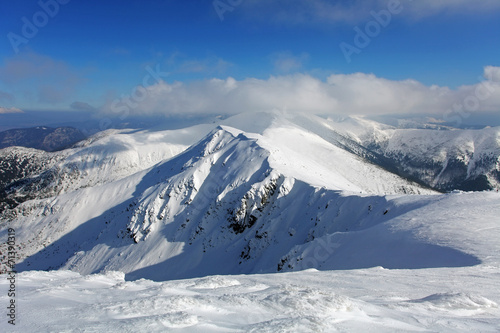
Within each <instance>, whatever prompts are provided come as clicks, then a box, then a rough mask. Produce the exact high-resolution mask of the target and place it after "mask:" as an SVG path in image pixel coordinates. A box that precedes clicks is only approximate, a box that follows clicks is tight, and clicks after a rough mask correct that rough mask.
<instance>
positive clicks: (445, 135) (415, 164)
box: [297, 117, 500, 191]
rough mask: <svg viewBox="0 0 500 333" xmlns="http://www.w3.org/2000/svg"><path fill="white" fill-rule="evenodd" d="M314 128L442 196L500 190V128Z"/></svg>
mask: <svg viewBox="0 0 500 333" xmlns="http://www.w3.org/2000/svg"><path fill="white" fill-rule="evenodd" d="M297 119H298V121H300V122H303V123H310V120H309V119H307V118H304V117H300V118H297ZM299 119H300V120H299ZM318 123H319V124H318ZM404 125H405V126H406V125H408V124H406V123H405V124H404ZM311 126H315V128H316V131H319V130H321V131H323V132H325V131H326V133H328V134H327V135H328V136H329V137H332V134H331V133H332V132H333V133H335V134H334V136H337V137H340V138H337V137H336V138H335V139H334V140H337V141H339V142H341V144H342V145H347V146H350V147H354V148H352V149H357V150H358V151H366V152H368V153H366V152H363V153H362V154H363V155H365V156H368V158H369V159H370V160H372V161H374V162H375V163H377V164H379V165H382V166H384V167H386V168H387V169H389V170H391V171H393V172H395V173H397V174H399V175H401V176H404V177H408V178H409V179H413V180H415V181H418V182H420V183H422V184H425V185H427V186H430V187H432V188H434V189H437V190H440V191H451V190H454V189H460V190H466V191H481V190H488V189H498V188H500V128H499V127H494V128H490V127H487V128H484V129H480V130H459V129H454V128H450V127H445V126H435V125H432V124H431V125H428V126H427V125H426V124H425V123H422V124H420V123H418V124H415V125H414V127H419V128H396V127H393V126H389V125H384V124H381V123H377V122H375V121H370V120H367V119H364V118H356V117H349V118H339V119H334V120H332V119H328V120H325V121H321V122H316V123H315V124H314V125H309V128H310V127H311ZM422 127H424V128H422ZM425 127H429V128H425ZM318 128H319V129H318ZM356 147H360V148H356Z"/></svg>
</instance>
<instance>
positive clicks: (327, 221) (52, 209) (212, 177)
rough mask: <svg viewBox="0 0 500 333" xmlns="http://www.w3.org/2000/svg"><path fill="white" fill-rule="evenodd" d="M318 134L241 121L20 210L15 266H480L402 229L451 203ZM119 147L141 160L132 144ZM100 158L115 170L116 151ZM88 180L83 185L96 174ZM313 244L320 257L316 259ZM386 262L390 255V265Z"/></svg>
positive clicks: (455, 248)
mask: <svg viewBox="0 0 500 333" xmlns="http://www.w3.org/2000/svg"><path fill="white" fill-rule="evenodd" d="M311 119H312V120H311V123H312V122H318V120H317V119H315V118H314V119H313V118H311ZM318 132H319V131H318ZM141 135H143V136H144V135H147V136H149V137H150V136H152V135H157V136H159V137H161V136H162V134H161V133H146V134H141ZM324 136H325V135H324V133H319V134H317V133H315V132H314V131H312V130H305V129H304V127H302V126H299V125H297V123H296V122H294V121H291V120H289V118H288V119H287V118H286V117H284V116H281V115H279V114H273V113H264V114H256V115H239V116H236V117H233V118H230V119H228V120H227V121H225V122H224V124H223V125H221V126H219V127H217V128H215V129H213V130H212V131H211V132H210V133H209V134H208V135H207V136H206V137H205V138H203V139H202V140H201V141H199V142H198V143H197V144H195V145H193V146H191V147H190V148H189V149H187V150H185V151H184V152H183V153H181V154H179V155H177V156H176V157H174V158H172V159H170V160H166V161H164V162H162V163H159V164H157V165H154V166H152V167H150V168H147V169H145V170H143V171H139V172H137V173H134V174H132V175H130V176H127V177H122V178H120V177H116V178H118V179H117V180H114V181H108V182H106V183H103V184H100V185H99V184H97V185H95V186H87V187H83V186H80V187H77V189H76V190H73V191H67V192H66V193H62V194H60V195H58V196H56V197H51V198H49V199H41V200H32V201H29V202H25V203H23V204H22V205H20V206H18V207H17V208H16V209H15V210H14V211H13V212H10V214H12V216H14V217H15V218H14V219H13V221H11V222H9V223H8V225H9V226H11V227H14V228H15V229H16V230H17V234H18V235H19V236H18V237H19V243H20V244H21V249H20V251H19V253H20V254H21V255H22V257H21V258H20V260H23V261H22V263H20V265H19V266H18V268H19V269H21V270H32V269H36V270H46V269H54V268H67V269H71V270H75V271H78V272H81V273H84V274H88V273H95V272H101V271H105V270H120V271H123V272H125V273H126V274H127V278H130V279H135V278H141V277H147V278H152V279H155V280H166V279H172V278H186V277H196V276H204V275H207V274H239V273H256V272H277V271H288V270H299V269H303V268H310V267H315V268H324V269H336V268H341V269H345V268H360V267H373V266H385V267H389V268H423V267H442V266H448V267H454V266H464V265H465V266H467V265H474V264H477V263H479V262H480V260H481V259H480V258H478V256H477V255H476V253H473V252H471V249H470V248H464V249H462V248H460V246H459V245H457V244H454V243H450V244H448V243H446V242H445V239H443V237H444V236H443V235H441V234H439V233H438V234H437V235H435V236H432V237H431V236H430V235H432V233H431V232H430V231H429V235H427V231H426V230H427V229H425V228H424V227H421V226H419V225H417V224H410V223H409V222H405V221H412V219H417V220H419V218H418V216H420V214H422V212H423V211H425V210H426V209H427V207H429V206H430V205H432V204H433V203H434V202H436V201H440V200H441V201H442V202H444V203H447V202H448V199H446V198H447V197H446V196H444V197H442V196H438V195H437V194H436V193H434V192H433V191H431V190H428V189H424V188H422V187H421V186H419V185H417V184H415V183H411V182H409V181H407V180H404V179H402V178H400V177H399V176H396V175H395V174H392V173H390V172H388V171H386V170H384V169H382V168H381V167H379V166H376V165H374V164H372V163H368V162H367V161H366V160H364V159H363V158H361V157H359V156H358V155H355V154H353V153H350V152H348V151H346V150H345V149H342V148H340V147H339V146H338V145H337V144H332V142H330V141H329V140H326V139H325V138H324ZM103 142H104V143H103ZM111 142H116V139H113V140H111ZM127 143H128V144H131V145H132V144H134V145H136V146H137V147H136V148H135V149H136V150H137V151H140V152H141V151H143V149H142V147H141V146H140V144H139V143H138V142H137V139H136V141H132V140H129V141H127ZM100 145H101V146H99V147H100V148H99V149H101V150H102V151H109V150H110V149H113V147H114V145H106V144H105V141H102V139H101V143H100ZM89 147H93V146H92V145H90V146H89ZM109 147H111V148H109ZM89 149H90V148H89ZM92 149H93V150H95V149H96V148H92ZM93 150H91V151H93ZM103 155H104V156H106V158H107V159H110V160H111V161H113V159H112V157H111V156H113V154H111V153H107V154H103ZM97 156H98V155H97V154H96V155H95V158H94V160H93V161H95V162H94V163H93V164H90V165H99V166H101V167H100V168H97V169H96V170H97V173H98V174H102V173H103V172H105V171H106V167H105V166H106V165H107V164H106V163H104V164H101V163H100V161H101V160H100V159H99V158H98V157H97ZM88 159H89V157H87V161H88ZM122 160H127V159H122ZM115 169H116V168H115ZM86 170H88V171H87V173H86V175H85V177H87V178H88V177H91V175H93V173H92V172H91V170H93V168H88V169H86ZM114 172H115V173H114V174H115V175H116V174H117V173H116V171H114ZM97 173H96V174H97ZM118 174H119V173H118ZM92 177H93V176H92ZM92 177H91V179H94V178H92ZM391 194H392V195H398V196H392V197H391V196H387V195H391ZM411 194H425V195H426V196H414V195H411ZM408 195H409V196H408ZM450 200H451V199H450ZM412 216H415V217H412ZM401 221H403V222H401ZM447 221H448V220H445V223H448V222H447ZM396 226H397V227H396ZM403 226H405V227H403ZM357 243H359V244H361V246H354V247H353V244H357ZM325 244H326V245H325ZM318 246H319V247H320V248H321V246H323V247H325V248H326V251H327V254H328V255H325V254H323V255H319V256H318V255H317V252H318V251H319V250H317V249H318ZM394 251H397V252H398V253H399V255H398V256H396V257H394V258H393V259H390V258H392V257H391V254H392V253H393V252H394Z"/></svg>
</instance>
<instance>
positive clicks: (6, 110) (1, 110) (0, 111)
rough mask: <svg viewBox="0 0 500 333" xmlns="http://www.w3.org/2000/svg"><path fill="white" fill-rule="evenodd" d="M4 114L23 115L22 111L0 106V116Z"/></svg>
mask: <svg viewBox="0 0 500 333" xmlns="http://www.w3.org/2000/svg"><path fill="white" fill-rule="evenodd" d="M6 113H24V112H23V110H21V109H18V108H14V107H12V108H6V107H3V106H0V114H6Z"/></svg>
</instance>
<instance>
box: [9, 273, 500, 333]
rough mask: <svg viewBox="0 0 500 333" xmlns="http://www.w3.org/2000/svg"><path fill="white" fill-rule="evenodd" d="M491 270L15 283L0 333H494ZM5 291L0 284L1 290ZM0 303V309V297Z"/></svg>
mask: <svg viewBox="0 0 500 333" xmlns="http://www.w3.org/2000/svg"><path fill="white" fill-rule="evenodd" d="M499 279H500V276H499V271H498V267H492V266H485V265H483V266H479V267H468V268H441V269H422V270H388V269H383V268H381V267H375V268H371V269H360V270H348V271H328V272H320V271H317V270H314V269H310V270H306V271H302V272H294V273H281V274H267V275H245V276H243V275H235V276H220V275H219V276H207V277H203V278H196V279H189V280H177V281H167V282H153V281H151V280H138V281H134V282H130V281H125V280H124V274H123V273H119V272H107V273H105V274H98V275H88V276H81V275H79V274H78V273H75V272H69V271H53V272H24V273H21V274H19V275H18V279H17V285H18V297H17V304H18V313H17V320H16V325H15V327H14V326H12V325H8V324H7V323H6V319H5V318H4V319H3V320H2V321H1V322H0V330H1V331H2V332H39V333H43V332H120V333H122V332H131V333H132V332H133V333H135V332H269V333H276V332H301V333H302V332H367V331H370V332H498V330H499V329H500V309H499V307H498V304H499V302H500V293H499V290H500V289H499V288H498V281H499ZM6 287H7V284H6V281H5V279H2V280H0V288H1V289H2V290H5V289H6ZM0 302H1V303H2V304H6V302H7V297H6V296H5V295H4V294H2V296H0Z"/></svg>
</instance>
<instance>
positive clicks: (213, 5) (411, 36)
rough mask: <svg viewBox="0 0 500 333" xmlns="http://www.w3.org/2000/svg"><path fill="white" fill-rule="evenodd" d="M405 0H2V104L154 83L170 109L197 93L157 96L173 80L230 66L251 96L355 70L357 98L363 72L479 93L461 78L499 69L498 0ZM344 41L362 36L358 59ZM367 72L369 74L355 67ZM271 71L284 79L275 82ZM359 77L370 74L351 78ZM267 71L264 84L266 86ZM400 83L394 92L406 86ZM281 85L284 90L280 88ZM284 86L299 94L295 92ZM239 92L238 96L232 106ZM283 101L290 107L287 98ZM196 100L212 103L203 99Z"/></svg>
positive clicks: (206, 81) (98, 104)
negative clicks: (384, 18)
mask: <svg viewBox="0 0 500 333" xmlns="http://www.w3.org/2000/svg"><path fill="white" fill-rule="evenodd" d="M40 3H43V4H46V6H48V7H47V8H49V10H48V11H51V10H52V11H54V12H53V13H52V14H54V15H52V16H53V17H51V15H49V14H50V13H49V14H46V12H47V11H46V10H44V9H43V8H42V7H43V6H41V5H40ZM397 3H399V1H397V0H388V1H383V0H372V1H363V0H356V1H327V0H287V1H285V0H267V1H266V0H220V1H218V2H216V1H211V0H207V1H195V0H183V1H174V0H163V1H159V0H147V1H95V0H88V1H78V0H69V1H68V0H41V2H39V1H32V0H23V1H16V2H14V1H11V2H6V1H4V2H2V3H1V4H0V13H1V14H0V15H1V20H0V31H1V32H2V37H1V38H0V107H2V108H3V109H6V110H8V109H9V108H19V109H21V110H38V109H40V110H72V109H78V110H84V109H89V110H90V109H93V108H96V109H100V110H106V109H107V110H108V111H109V108H110V107H111V106H112V105H113V101H115V104H114V106H115V108H116V106H117V105H118V104H117V103H116V100H117V99H119V101H120V102H122V104H124V103H123V98H124V96H125V97H126V96H128V95H131V94H132V93H133V92H134V89H135V88H136V87H138V86H140V85H143V86H145V87H146V88H148V89H150V90H148V96H147V97H148V98H147V100H146V101H144V104H145V106H144V107H143V108H142V111H144V110H146V111H144V112H149V111H148V110H151V109H152V108H154V109H155V110H156V111H157V112H163V111H162V110H159V109H161V108H162V106H161V105H165V108H167V109H170V108H172V109H173V108H176V107H178V108H179V110H178V111H177V112H182V111H180V110H181V109H182V107H183V106H184V104H183V103H185V102H186V99H188V97H185V98H184V99H182V100H180V101H179V100H177V99H172V98H167V99H161V98H159V100H158V98H157V100H155V101H150V99H153V98H154V97H155V96H156V97H158V96H159V95H160V94H161V92H163V93H164V94H168V93H169V91H172V90H175V89H179V88H178V87H179V86H178V85H179V84H181V85H182V89H181V90H180V91H179V90H175V91H177V92H182V93H186V94H187V93H190V94H194V95H203V94H209V92H212V93H213V85H214V84H215V83H213V82H214V81H213V79H214V78H216V79H220V80H222V81H223V82H225V84H226V85H228V81H227V80H228V78H229V79H230V80H232V79H233V78H234V80H235V82H236V83H233V84H232V86H233V87H234V86H236V85H237V86H238V88H241V89H247V90H245V94H243V93H241V92H240V93H239V96H241V95H245V96H247V97H245V98H243V99H242V100H241V103H243V102H245V101H246V98H247V99H248V98H250V97H249V96H258V94H257V92H261V93H264V92H265V91H269V93H275V91H274V90H272V89H269V87H270V86H274V85H278V84H282V85H283V86H287V85H292V86H293V87H292V88H291V89H290V90H292V91H295V90H297V89H300V88H299V87H303V86H304V84H305V83H304V82H307V85H308V86H307V87H308V88H305V89H309V90H310V89H312V88H311V86H312V87H314V86H321V84H322V83H327V82H330V83H331V82H333V81H335V82H336V84H340V83H339V82H340V81H341V83H342V84H346V82H345V80H348V82H349V83H351V85H352V87H353V88H352V89H351V90H349V92H350V93H352V96H353V98H355V97H356V94H355V93H354V92H356V91H358V90H359V89H361V88H359V89H358V87H363V82H364V81H363V80H368V79H370V80H371V81H372V82H373V81H374V80H379V81H380V82H383V84H387V85H388V86H390V87H392V86H393V85H395V86H397V85H398V82H406V83H408V80H414V81H416V82H418V84H419V89H420V88H421V89H423V90H425V89H427V90H432V89H431V87H432V86H433V85H436V86H439V87H440V88H441V89H444V90H446V89H448V90H449V91H448V90H446V91H445V92H444V93H449V94H451V95H453V97H450V98H449V99H447V101H446V102H442V101H441V102H439V103H438V104H437V105H438V106H437V107H436V108H446V107H447V106H446V103H451V102H452V101H453V99H457V100H458V101H459V102H460V101H461V100H462V99H464V98H466V97H467V93H466V94H465V95H464V93H463V91H461V88H460V87H463V86H464V85H465V86H474V85H477V84H478V83H480V82H481V80H482V79H481V77H482V76H483V74H484V71H485V67H486V66H493V68H494V70H492V71H493V72H495V73H497V71H496V69H497V68H498V66H500V38H499V36H498V32H499V31H500V3H499V2H498V1H489V0H485V1H481V2H479V1H467V0H434V1H431V0H421V1H410V0H401V2H400V3H399V4H397ZM55 4H56V6H57V7H58V8H57V10H55ZM396 5H397V6H396ZM390 6H394V7H390ZM390 8H397V10H394V13H392V14H391V17H390V21H388V24H386V26H383V25H381V24H380V23H377V21H376V20H375V18H374V16H373V14H372V12H375V13H381V11H382V12H385V13H387V12H389V13H391V11H390V10H389V9H390ZM23 18H24V19H23ZM221 18H223V19H221ZM37 20H38V21H37ZM26 21H28V22H29V23H28V24H34V23H38V26H39V27H37V29H38V31H37V32H36V33H32V31H29V29H28V30H26V27H25V26H26ZM376 24H378V28H379V30H373V31H374V32H372V35H373V37H368V38H369V44H368V45H366V46H365V45H363V47H357V46H359V45H356V43H355V36H356V34H357V32H356V31H358V30H355V28H359V29H360V30H361V31H363V32H366V28H367V27H368V26H371V27H372V28H373V27H375V28H376ZM23 27H24V28H25V30H24V31H23ZM26 31H28V32H31V33H32V35H29V34H28V35H27V34H26ZM341 43H345V44H344V45H346V44H348V45H351V46H353V47H356V48H357V50H358V52H357V53H353V54H351V55H350V61H347V59H346V57H345V54H344V53H343V51H342V49H341V47H340V45H341ZM151 71H153V72H154V71H156V72H160V73H161V79H162V80H163V82H159V81H157V80H154V79H152V78H151V77H150V78H148V79H147V80H145V78H147V76H148V75H151V74H148V73H150V72H151ZM167 73H168V74H167ZM355 73H363V75H364V76H356V77H353V76H352V75H353V74H355ZM372 74H373V76H370V75H372ZM343 75H347V77H346V76H343ZM495 75H496V74H495ZM270 78H276V79H277V81H276V82H274V83H273V82H270V80H271V79H270ZM353 78H361V79H362V80H361V81H360V82H358V81H356V82H351V81H352V80H351V79H353ZM252 80H257V81H252ZM339 80H340V81H339ZM491 80H492V79H491ZM491 80H490V81H491ZM379 81H377V82H378V83H377V84H379V85H380V82H379ZM144 82H147V84H143V83H144ZM176 82H177V83H176ZM217 82H218V81H217ZM231 82H232V81H230V83H231ZM255 82H257V83H260V84H261V85H262V86H263V88H262V89H261V90H255V89H256V88H255V84H254V83H255ZM176 84H177V85H176ZM408 84H410V83H408ZM257 85H258V84H257ZM410 85H411V84H410ZM242 87H246V88H242ZM248 87H250V88H248ZM398 87H399V86H398ZM398 87H396V88H394V89H395V90H391V92H390V94H397V92H398V90H397V89H399V88H398ZM153 88H157V89H156V90H154V91H153ZM225 89H226V88H225ZM227 89H228V88H227ZM248 89H250V90H251V92H248ZM252 89H253V90H252ZM318 89H319V90H321V87H320V88H318ZM368 89H370V88H369V87H368ZM391 89H392V88H391ZM471 89H472V88H471ZM417 90H418V89H417ZM444 90H443V91H444ZM217 91H219V90H217ZM219 92H220V91H219ZM276 93H277V94H278V95H279V94H280V91H277V92H276ZM329 93H330V92H327V94H329ZM442 93H443V92H441V94H442ZM256 94H257V95H256ZM318 94H320V95H321V94H322V93H321V92H319V93H318ZM332 94H333V95H332V96H331V98H327V99H325V101H326V103H330V102H331V103H333V104H336V105H337V107H339V105H340V106H343V107H344V108H349V105H347V104H345V103H343V102H342V101H341V98H337V97H336V95H335V93H332ZM216 95H217V93H216ZM347 95H349V96H351V94H347ZM451 95H450V96H451ZM280 96H281V97H282V98H283V99H284V100H286V99H287V96H286V94H282V95H280ZM360 96H364V95H363V93H361V95H360ZM426 96H427V95H426ZM464 96H465V97H464ZM223 97H224V96H218V97H217V98H219V102H220V103H224V102H223V101H222V99H223ZM229 97H230V99H231V98H233V99H234V98H235V97H234V96H232V97H231V96H229ZM207 98H208V97H207ZM257 98H258V97H257ZM275 101H276V99H275V98H270V102H269V103H270V104H269V106H273V105H274V104H272V103H275V104H276V103H277V102H275ZM494 101H495V102H491V99H490V101H489V102H488V103H486V105H485V106H484V108H485V109H487V110H489V111H492V110H494V109H495V107H496V104H495V103H496V99H494ZM136 102H138V101H137V100H136ZM140 102H143V101H142V100H141V101H140ZM169 103H170V104H169ZM199 103H201V102H199ZM203 103H205V102H203ZM137 104H139V103H130V105H131V106H130V107H129V108H131V109H132V108H133V109H135V108H137V109H141V107H136V105H137ZM237 104H238V102H237V101H234V102H233V104H231V106H233V107H234V105H237ZM278 104H280V103H278ZM282 104H284V107H287V103H286V102H283V103H282ZM292 104H294V103H292ZM299 104H300V103H299ZM333 104H332V105H333ZM492 104H493V105H492ZM179 105H180V106H179ZM266 105H267V104H265V105H258V107H263V108H265V107H266ZM132 106H133V107H132ZM276 107H280V106H279V105H276ZM363 107H368V108H369V107H370V105H369V104H366V105H363ZM397 107H400V105H399V104H397ZM210 108H212V109H213V108H216V106H210ZM332 108H335V106H332ZM380 108H381V109H383V108H384V104H381V105H380ZM412 108H413V109H415V107H413V106H412ZM422 108H423V106H421V109H422ZM186 109H192V110H195V109H196V112H201V111H202V108H200V107H198V108H194V107H193V106H192V105H187V106H186ZM320 109H323V106H322V107H320ZM389 109H390V108H389ZM413 109H412V110H413ZM356 110H358V109H356ZM499 110H500V108H499ZM209 111H214V110H209ZM358 111H359V110H358ZM389 111H390V110H389ZM165 112H169V111H165ZM193 112H195V111H193ZM377 112H379V113H380V112H383V110H379V111H377Z"/></svg>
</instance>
